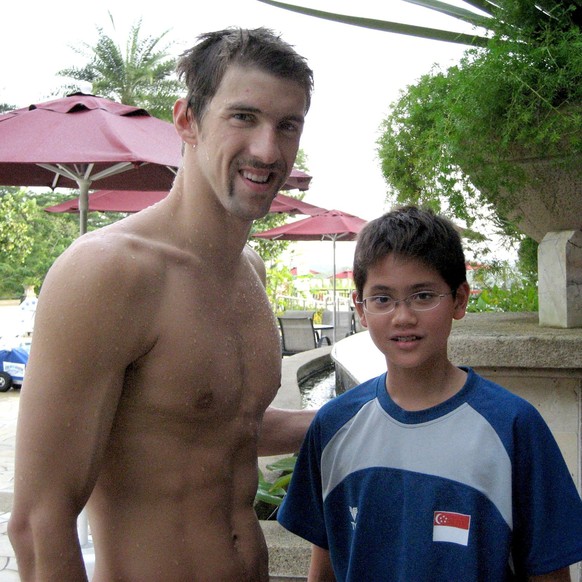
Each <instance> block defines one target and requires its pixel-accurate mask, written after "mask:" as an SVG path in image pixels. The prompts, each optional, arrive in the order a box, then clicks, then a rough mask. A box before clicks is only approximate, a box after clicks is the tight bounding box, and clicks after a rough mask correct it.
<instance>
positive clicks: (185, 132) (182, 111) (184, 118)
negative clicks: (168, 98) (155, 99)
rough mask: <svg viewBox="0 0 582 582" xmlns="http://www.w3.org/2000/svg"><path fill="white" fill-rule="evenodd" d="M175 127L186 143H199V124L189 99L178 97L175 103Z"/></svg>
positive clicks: (194, 144)
mask: <svg viewBox="0 0 582 582" xmlns="http://www.w3.org/2000/svg"><path fill="white" fill-rule="evenodd" d="M174 127H175V128H176V131H177V132H178V135H179V136H180V139H181V140H182V141H183V142H184V143H186V144H189V145H191V146H196V144H197V143H198V125H197V124H196V121H195V119H194V116H193V114H192V109H191V108H190V106H189V103H188V100H187V99H178V100H177V101H176V103H174Z"/></svg>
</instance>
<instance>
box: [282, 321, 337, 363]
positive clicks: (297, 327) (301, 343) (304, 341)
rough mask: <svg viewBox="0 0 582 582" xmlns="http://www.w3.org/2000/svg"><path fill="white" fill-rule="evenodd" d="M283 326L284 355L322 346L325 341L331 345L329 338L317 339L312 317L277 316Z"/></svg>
mask: <svg viewBox="0 0 582 582" xmlns="http://www.w3.org/2000/svg"><path fill="white" fill-rule="evenodd" d="M277 319H278V320H279V327H280V328H281V343H282V351H283V355H284V356H291V355H293V354H298V353H300V352H306V351H307V350H314V349H315V348H320V347H321V346H322V345H323V344H324V343H327V345H331V342H330V341H329V338H326V337H322V338H321V339H319V340H318V339H317V335H316V333H315V330H314V329H313V319H312V318H311V317H295V316H293V317H287V316H282V317H278V318H277Z"/></svg>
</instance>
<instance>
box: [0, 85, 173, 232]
mask: <svg viewBox="0 0 582 582" xmlns="http://www.w3.org/2000/svg"><path fill="white" fill-rule="evenodd" d="M181 147H182V145H181V141H180V138H179V137H178V134H177V133H176V131H175V129H174V126H173V125H172V124H171V123H167V122H165V121H162V120H160V119H156V118H155V117H152V116H151V115H150V114H149V113H148V112H147V111H145V110H144V109H139V108H137V107H130V106H127V105H122V104H120V103H116V102H114V101H110V100H108V99H103V98H102V97H95V96H93V95H85V94H83V93H75V94H73V95H69V96H68V97H64V98H62V99H55V100H53V101H48V102H45V103H40V104H36V105H30V106H29V107H27V108H23V109H16V110H14V111H9V112H8V113H5V114H4V115H0V184H2V185H5V186H45V187H50V188H57V187H64V188H78V189H79V192H80V195H79V207H80V230H81V234H82V233H84V232H85V231H86V226H87V197H88V194H89V189H90V188H91V186H92V184H93V183H95V182H98V183H99V185H100V186H102V187H104V188H114V189H119V190H128V189H139V190H162V189H163V190H169V188H170V187H171V185H172V183H173V181H174V177H175V174H176V171H177V168H178V166H179V165H180V164H181V160H182V154H181Z"/></svg>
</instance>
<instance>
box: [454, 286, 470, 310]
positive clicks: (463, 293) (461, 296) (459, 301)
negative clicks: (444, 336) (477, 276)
mask: <svg viewBox="0 0 582 582" xmlns="http://www.w3.org/2000/svg"><path fill="white" fill-rule="evenodd" d="M470 295H471V288H470V287H469V283H467V281H465V282H463V283H461V284H460V285H459V287H458V288H457V292H456V293H455V307H454V311H453V319H463V317H465V313H466V312H467V304H468V303H469V297H470Z"/></svg>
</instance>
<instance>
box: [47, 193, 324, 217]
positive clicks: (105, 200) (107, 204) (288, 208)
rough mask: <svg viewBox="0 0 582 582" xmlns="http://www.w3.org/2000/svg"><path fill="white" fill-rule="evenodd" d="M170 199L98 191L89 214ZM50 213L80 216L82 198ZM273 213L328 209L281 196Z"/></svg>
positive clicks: (92, 197) (90, 201)
mask: <svg viewBox="0 0 582 582" xmlns="http://www.w3.org/2000/svg"><path fill="white" fill-rule="evenodd" d="M167 195H168V191H167V190H163V191H159V190H154V191H149V192H141V191H139V190H98V191H97V192H92V193H91V194H89V196H88V207H87V211H88V212H95V211H97V212H139V211H140V210H143V209H144V208H147V207H148V206H151V205H152V204H155V203H156V202H159V201H160V200H162V199H163V198H165V197H166V196H167ZM45 210H46V211H47V212H55V213H58V212H70V213H74V212H79V200H78V198H71V199H70V200H66V201H65V202H61V203H60V204H55V205H54V206H49V207H47V208H45ZM269 212H277V213H283V212H286V213H288V214H310V215H312V214H317V213H321V212H325V209H324V208H320V207H319V206H315V205H313V204H308V203H307V202H303V201H302V200H297V199H296V198H293V197H291V196H286V195H285V194H277V196H275V198H274V200H273V202H272V203H271V208H270V209H269Z"/></svg>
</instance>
